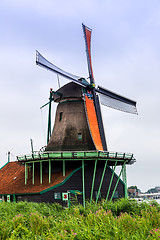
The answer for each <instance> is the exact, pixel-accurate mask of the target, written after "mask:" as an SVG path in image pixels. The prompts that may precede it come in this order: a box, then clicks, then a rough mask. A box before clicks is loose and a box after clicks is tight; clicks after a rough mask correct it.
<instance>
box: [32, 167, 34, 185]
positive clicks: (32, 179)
mask: <svg viewBox="0 0 160 240" xmlns="http://www.w3.org/2000/svg"><path fill="white" fill-rule="evenodd" d="M32 184H33V185H34V162H33V166H32Z"/></svg>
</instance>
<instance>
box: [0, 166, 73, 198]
mask: <svg viewBox="0 0 160 240" xmlns="http://www.w3.org/2000/svg"><path fill="white" fill-rule="evenodd" d="M72 171H73V170H68V171H66V176H65V177H63V173H62V172H58V173H53V174H52V179H51V183H49V182H48V173H45V172H43V183H42V184H40V181H39V179H40V174H39V171H36V169H35V184H34V185H33V184H32V172H29V171H28V172H29V175H28V180H27V185H25V166H24V165H22V164H20V163H18V162H17V161H15V162H10V163H8V164H6V165H5V166H4V167H3V168H2V169H1V170H0V195H1V194H23V193H24V194H25V193H39V192H41V191H43V190H45V189H47V188H50V187H52V186H54V185H56V184H59V183H61V182H63V180H64V179H65V178H66V177H67V176H68V175H69V174H70V173H71V172H72Z"/></svg>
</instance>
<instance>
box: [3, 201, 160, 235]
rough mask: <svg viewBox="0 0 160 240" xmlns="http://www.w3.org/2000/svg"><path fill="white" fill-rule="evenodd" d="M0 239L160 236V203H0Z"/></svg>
mask: <svg viewBox="0 0 160 240" xmlns="http://www.w3.org/2000/svg"><path fill="white" fill-rule="evenodd" d="M0 239H1V240H2V239H30V240H31V239H37V240H40V239H41V240H42V239H48V240H49V239H77V240H78V239H91V240H92V239H97V240H100V239H125V240H127V239H137V240H140V239H160V205H158V204H157V203H156V202H152V203H150V204H147V203H144V202H142V203H139V202H137V201H134V200H124V199H121V200H118V201H116V202H107V203H105V201H103V200H102V201H101V202H100V203H98V204H95V203H94V202H93V203H92V204H90V203H86V208H84V207H83V206H82V205H76V206H72V207H71V208H69V209H68V208H63V207H62V206H60V205H58V204H45V203H39V204H38V203H28V202H19V203H0Z"/></svg>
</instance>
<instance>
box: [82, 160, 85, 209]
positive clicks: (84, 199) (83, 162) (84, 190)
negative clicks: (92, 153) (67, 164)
mask: <svg viewBox="0 0 160 240" xmlns="http://www.w3.org/2000/svg"><path fill="white" fill-rule="evenodd" d="M82 183H83V206H84V207H85V183H84V160H82Z"/></svg>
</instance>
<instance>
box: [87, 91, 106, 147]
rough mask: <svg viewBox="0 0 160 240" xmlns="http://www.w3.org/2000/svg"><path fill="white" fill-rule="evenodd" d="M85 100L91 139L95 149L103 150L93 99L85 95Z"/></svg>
mask: <svg viewBox="0 0 160 240" xmlns="http://www.w3.org/2000/svg"><path fill="white" fill-rule="evenodd" d="M85 100H86V101H85V102H86V111H87V117H88V123H89V127H90V131H91V134H92V139H93V141H94V144H95V146H96V149H97V150H99V151H103V146H102V141H101V136H100V131H99V126H98V121H97V115H96V111H95V107H94V103H93V99H89V98H88V97H87V96H86V95H85Z"/></svg>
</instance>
